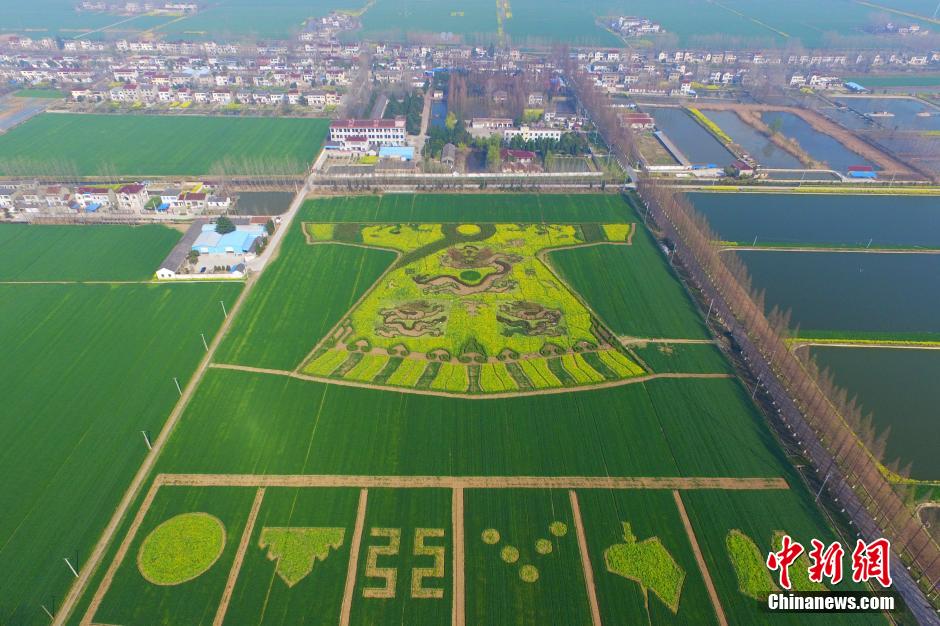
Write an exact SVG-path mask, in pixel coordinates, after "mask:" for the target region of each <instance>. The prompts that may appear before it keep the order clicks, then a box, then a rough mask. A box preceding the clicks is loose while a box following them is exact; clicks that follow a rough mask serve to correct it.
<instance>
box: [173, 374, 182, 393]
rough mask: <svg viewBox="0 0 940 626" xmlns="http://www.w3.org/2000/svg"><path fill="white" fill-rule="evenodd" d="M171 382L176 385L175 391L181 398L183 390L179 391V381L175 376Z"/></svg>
mask: <svg viewBox="0 0 940 626" xmlns="http://www.w3.org/2000/svg"><path fill="white" fill-rule="evenodd" d="M173 382H174V383H176V391H178V392H179V394H180V395H181V396H182V395H183V390H182V389H180V381H179V378H177V377H176V376H174V377H173Z"/></svg>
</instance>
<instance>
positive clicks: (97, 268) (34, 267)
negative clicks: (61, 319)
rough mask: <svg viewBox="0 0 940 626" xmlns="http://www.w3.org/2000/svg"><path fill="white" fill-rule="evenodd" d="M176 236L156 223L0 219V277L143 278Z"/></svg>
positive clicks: (30, 279)
mask: <svg viewBox="0 0 940 626" xmlns="http://www.w3.org/2000/svg"><path fill="white" fill-rule="evenodd" d="M181 236H182V235H181V234H180V232H179V231H177V230H174V229H172V228H167V227H165V226H156V225H154V226H115V225H107V226H32V225H26V224H0V280H6V281H40V280H76V281H77V280H149V279H150V278H152V277H153V273H154V272H155V271H156V270H157V267H158V265H159V264H160V261H162V260H163V259H164V257H165V256H166V255H167V253H169V251H170V249H172V248H173V246H174V245H176V242H178V241H179V239H180V237H181Z"/></svg>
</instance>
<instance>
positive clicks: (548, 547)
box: [535, 539, 552, 554]
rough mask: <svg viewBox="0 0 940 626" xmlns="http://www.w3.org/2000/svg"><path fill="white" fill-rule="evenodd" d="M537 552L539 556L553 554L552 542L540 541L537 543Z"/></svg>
mask: <svg viewBox="0 0 940 626" xmlns="http://www.w3.org/2000/svg"><path fill="white" fill-rule="evenodd" d="M535 551H536V552H538V553H539V554H551V553H552V542H551V541H549V540H548V539H539V540H537V541H536V542H535Z"/></svg>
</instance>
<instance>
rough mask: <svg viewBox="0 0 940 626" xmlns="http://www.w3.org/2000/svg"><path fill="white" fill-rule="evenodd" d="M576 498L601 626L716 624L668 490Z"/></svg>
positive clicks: (583, 493)
mask: <svg viewBox="0 0 940 626" xmlns="http://www.w3.org/2000/svg"><path fill="white" fill-rule="evenodd" d="M577 498H578V502H579V506H580V510H581V515H582V518H583V522H584V532H585V536H586V538H587V545H588V553H589V554H590V559H591V565H592V567H593V572H594V582H595V585H596V589H597V598H598V604H599V606H600V611H601V618H602V622H603V623H604V624H643V623H653V624H717V623H718V622H717V618H716V616H715V609H714V607H713V606H712V603H711V600H710V599H709V596H708V592H707V591H706V588H705V584H704V582H703V580H702V574H701V572H700V571H699V567H698V564H697V563H696V561H695V557H694V555H693V553H692V547H691V544H690V542H689V538H688V535H687V534H686V531H685V528H684V527H683V524H682V520H681V519H680V517H679V512H678V509H677V507H676V503H675V499H674V497H673V494H672V493H671V492H669V491H661V490H649V491H642V490H629V491H614V490H610V491H607V490H600V489H591V490H586V489H581V490H578V491H577ZM627 524H629V527H627V526H626V525H627Z"/></svg>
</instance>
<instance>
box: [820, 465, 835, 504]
mask: <svg viewBox="0 0 940 626" xmlns="http://www.w3.org/2000/svg"><path fill="white" fill-rule="evenodd" d="M830 476H832V470H829V473H828V474H826V478H825V479H823V482H822V485H820V486H819V491H818V492H816V502H819V496H821V495H822V492H823V489H825V488H826V483H827V482H829V477H830Z"/></svg>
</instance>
